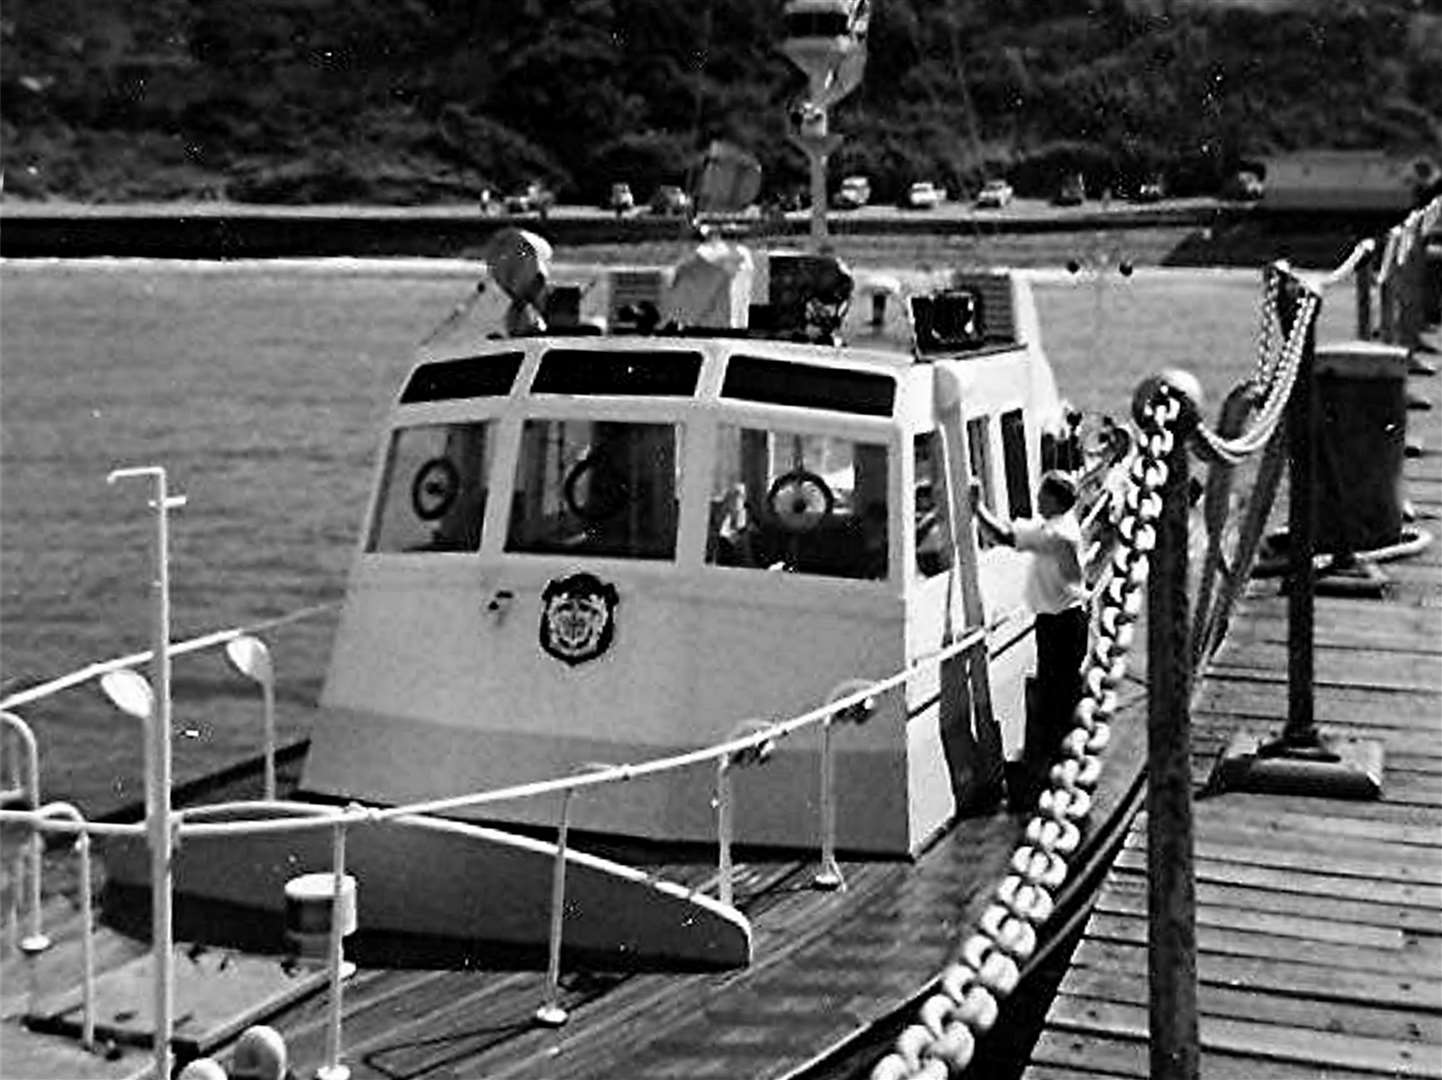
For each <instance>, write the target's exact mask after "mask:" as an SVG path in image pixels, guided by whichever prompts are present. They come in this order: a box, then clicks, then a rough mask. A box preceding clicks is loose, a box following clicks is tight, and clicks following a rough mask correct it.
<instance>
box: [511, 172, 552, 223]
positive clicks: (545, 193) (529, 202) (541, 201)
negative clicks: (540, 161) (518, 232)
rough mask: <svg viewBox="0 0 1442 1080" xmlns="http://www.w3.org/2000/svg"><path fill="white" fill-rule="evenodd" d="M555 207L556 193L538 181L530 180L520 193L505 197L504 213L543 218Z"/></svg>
mask: <svg viewBox="0 0 1442 1080" xmlns="http://www.w3.org/2000/svg"><path fill="white" fill-rule="evenodd" d="M555 205H556V193H555V192H553V191H552V190H551V189H550V188H548V187H546V185H545V184H543V183H541V182H540V181H539V180H532V181H531V182H530V183H529V184H527V185H526V186H525V187H523V188H522V189H521V190H520V191H517V192H514V193H512V194H510V195H507V196H506V213H508V214H540V215H541V216H542V217H545V216H546V214H547V213H549V212H550V209H551V207H553V206H555Z"/></svg>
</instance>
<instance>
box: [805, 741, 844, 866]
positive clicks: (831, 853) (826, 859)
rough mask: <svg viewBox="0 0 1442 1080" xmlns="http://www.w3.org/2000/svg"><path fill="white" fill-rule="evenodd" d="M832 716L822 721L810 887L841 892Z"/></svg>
mask: <svg viewBox="0 0 1442 1080" xmlns="http://www.w3.org/2000/svg"><path fill="white" fill-rule="evenodd" d="M835 726H836V715H835V714H834V713H833V714H832V715H831V716H828V717H827V718H826V719H825V720H823V721H821V866H820V868H819V869H818V870H817V871H816V875H815V876H814V877H813V878H812V879H811V883H812V884H813V885H815V886H816V887H817V888H818V889H844V888H845V887H846V877H845V876H844V875H843V874H842V873H841V864H840V863H838V862H837V861H836V761H835V759H834V758H833V757H832V745H831V743H832V738H831V737H832V730H831V729H832V728H834V727H835Z"/></svg>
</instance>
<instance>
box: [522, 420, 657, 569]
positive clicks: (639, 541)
mask: <svg viewBox="0 0 1442 1080" xmlns="http://www.w3.org/2000/svg"><path fill="white" fill-rule="evenodd" d="M679 441H680V434H679V431H678V429H677V427H676V426H675V425H672V424H654V423H652V424H643V423H630V422H621V421H610V420H528V421H526V425H525V428H524V429H523V431H522V434H521V453H520V457H519V459H518V461H517V464H516V490H515V495H514V497H513V499H512V503H511V520H510V527H509V529H508V530H507V533H506V550H507V551H517V552H532V553H538V554H557V553H565V554H571V555H606V556H612V557H617V558H630V559H670V558H674V557H675V555H676V492H677V490H678V488H679V485H680V464H679V463H680V456H679V454H678V443H679Z"/></svg>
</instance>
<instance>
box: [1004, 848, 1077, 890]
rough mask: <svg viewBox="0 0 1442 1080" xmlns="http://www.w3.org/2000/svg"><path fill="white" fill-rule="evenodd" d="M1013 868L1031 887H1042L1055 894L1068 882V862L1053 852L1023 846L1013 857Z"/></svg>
mask: <svg viewBox="0 0 1442 1080" xmlns="http://www.w3.org/2000/svg"><path fill="white" fill-rule="evenodd" d="M1011 868H1012V869H1013V870H1015V871H1016V872H1017V873H1018V874H1020V875H1021V876H1022V877H1023V878H1025V879H1026V881H1027V883H1028V884H1030V885H1041V886H1043V887H1044V888H1046V889H1047V890H1048V891H1049V892H1055V891H1056V890H1057V889H1058V888H1059V887H1060V886H1061V883H1062V882H1063V881H1065V880H1066V861H1065V860H1064V859H1062V857H1061V856H1060V855H1058V854H1056V853H1055V852H1053V851H1043V850H1041V849H1040V848H1034V847H1032V846H1031V845H1030V844H1023V845H1022V846H1021V847H1019V848H1017V849H1016V853H1015V854H1014V855H1012V857H1011Z"/></svg>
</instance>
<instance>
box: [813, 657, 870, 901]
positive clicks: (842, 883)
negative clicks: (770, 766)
mask: <svg viewBox="0 0 1442 1080" xmlns="http://www.w3.org/2000/svg"><path fill="white" fill-rule="evenodd" d="M870 686H871V683H869V682H867V681H866V680H865V679H847V680H846V681H845V682H843V683H841V684H840V685H839V686H837V687H836V688H835V689H834V690H832V691H831V693H830V694H828V695H827V698H826V702H827V704H828V705H829V704H832V703H834V702H837V701H841V700H842V699H844V698H848V697H851V696H852V695H853V694H857V693H859V692H860V691H862V690H866V689H868V688H870ZM875 708H876V703H875V701H874V700H873V699H872V698H869V697H868V698H864V699H863V700H861V701H859V702H857V703H856V704H855V705H852V706H850V707H848V708H845V709H839V710H837V711H836V712H833V713H831V714H829V715H828V716H826V717H825V718H824V719H823V720H822V721H821V865H820V867H819V868H818V869H817V871H816V875H815V876H814V877H813V878H812V879H811V884H812V885H814V886H815V887H816V888H818V889H844V888H846V876H845V875H844V874H843V873H842V872H841V864H840V863H839V862H837V861H836V757H835V747H834V745H833V741H832V737H833V734H834V732H833V731H832V729H833V728H834V727H835V726H836V725H837V724H838V723H845V722H847V721H850V722H852V723H855V724H864V723H865V722H866V721H867V719H868V718H869V717H870V716H871V713H872V712H873V711H874V710H875Z"/></svg>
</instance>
